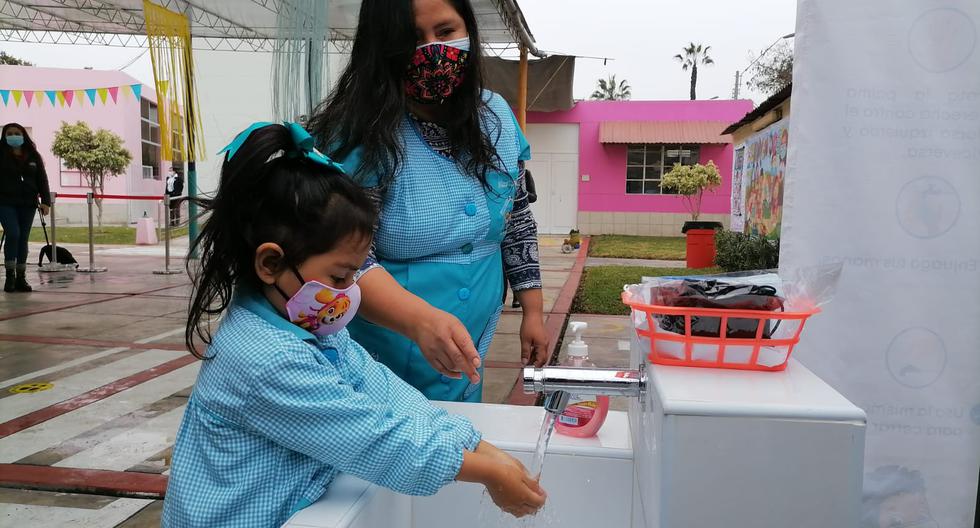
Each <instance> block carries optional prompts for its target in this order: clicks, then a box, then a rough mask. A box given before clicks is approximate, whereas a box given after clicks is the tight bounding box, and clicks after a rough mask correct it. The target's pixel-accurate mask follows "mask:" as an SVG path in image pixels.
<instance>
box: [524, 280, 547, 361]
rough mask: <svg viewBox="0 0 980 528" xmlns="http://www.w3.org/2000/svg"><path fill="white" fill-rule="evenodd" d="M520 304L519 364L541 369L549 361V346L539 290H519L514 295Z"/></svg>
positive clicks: (542, 301) (542, 300)
mask: <svg viewBox="0 0 980 528" xmlns="http://www.w3.org/2000/svg"><path fill="white" fill-rule="evenodd" d="M515 295H516V296H517V297H518V300H519V301H520V302H521V308H522V309H523V310H524V317H523V319H521V363H522V364H524V365H531V364H532V363H533V364H534V366H535V367H543V366H544V365H545V364H546V363H548V360H550V359H551V346H550V345H551V344H550V343H549V342H548V335H547V333H546V332H545V330H544V309H543V305H544V298H543V296H542V294H541V290H540V289H528V290H521V291H519V292H517V293H516V294H515Z"/></svg>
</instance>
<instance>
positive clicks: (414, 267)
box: [339, 92, 540, 402]
mask: <svg viewBox="0 0 980 528" xmlns="http://www.w3.org/2000/svg"><path fill="white" fill-rule="evenodd" d="M485 99H486V101H487V104H486V106H485V108H484V110H483V111H484V115H483V119H482V126H483V129H484V131H485V132H486V134H487V136H488V137H489V138H490V140H491V143H492V144H493V145H494V148H495V149H496V151H497V155H498V156H499V158H500V161H499V163H501V164H502V166H501V167H500V168H501V169H502V170H500V171H488V172H487V183H488V185H489V188H484V187H483V185H482V184H481V183H480V181H479V180H478V179H477V178H475V177H473V176H472V175H471V174H469V173H468V172H467V171H466V168H465V167H464V166H462V164H461V163H459V162H458V161H456V160H454V159H451V158H448V157H446V156H445V155H443V154H440V153H439V152H437V151H436V150H435V149H433V147H432V146H431V145H430V144H428V143H427V142H426V140H425V138H424V137H423V136H422V133H421V132H420V130H419V128H418V123H416V122H415V121H414V120H413V119H412V118H411V117H409V116H408V115H406V116H405V118H404V119H403V120H402V123H401V125H400V130H399V133H398V134H399V137H400V139H401V141H402V146H403V152H404V157H403V160H402V163H401V164H400V167H399V169H398V171H397V173H396V174H395V175H394V177H393V178H391V179H390V182H388V183H387V184H386V186H385V189H384V196H383V202H382V205H381V212H380V219H379V225H378V229H377V232H376V234H375V238H374V258H375V259H376V260H377V263H378V264H380V265H381V266H383V267H384V268H385V269H386V270H387V271H388V273H390V274H391V275H392V277H394V279H395V280H396V281H398V283H399V284H401V285H402V287H404V288H405V289H407V290H408V291H410V292H412V293H414V294H415V295H418V296H419V297H421V298H422V299H424V300H425V301H426V302H428V303H429V304H431V305H432V306H434V307H436V308H439V309H441V310H444V311H446V312H449V313H451V314H453V315H454V316H456V317H457V318H459V320H460V321H461V322H462V323H463V324H464V325H465V326H466V329H467V330H468V331H469V333H470V336H471V337H472V339H473V342H474V344H475V345H476V348H477V350H478V351H479V353H480V357H481V358H485V357H486V354H487V351H488V349H489V348H490V342H491V341H492V339H493V335H494V332H495V331H496V328H497V321H498V320H499V318H500V312H501V309H502V300H503V293H504V290H503V287H504V285H503V263H502V257H501V243H502V242H503V241H504V236H505V234H506V230H507V222H508V218H509V215H510V214H511V211H512V209H513V207H514V200H515V195H516V194H517V191H518V181H519V176H520V167H521V165H522V164H523V163H522V162H523V161H524V160H528V159H530V157H531V149H530V146H529V144H528V142H527V139H526V138H525V137H524V134H523V133H522V132H521V130H520V128H519V127H518V125H517V120H516V119H515V118H514V114H513V112H511V110H510V107H509V106H508V105H507V102H506V101H504V99H503V98H502V97H500V96H499V95H497V94H494V93H492V92H485ZM339 161H341V163H343V164H344V168H345V170H346V171H347V173H348V174H356V173H357V171H358V169H359V167H360V162H361V159H360V150H357V149H356V150H354V152H353V153H352V154H351V155H350V156H348V157H347V158H346V159H343V160H339ZM360 180H361V181H362V183H363V184H364V185H365V186H367V187H374V186H377V185H378V182H379V180H380V178H378V176H377V175H373V176H371V175H369V176H367V177H364V176H363V175H361V178H360ZM527 214H528V219H529V220H530V222H531V224H532V225H533V219H531V218H530V216H529V212H528V213H527ZM529 236H530V237H531V238H535V242H536V233H535V232H532V233H531V234H530V235H529ZM534 249H535V251H534V253H535V260H536V245H535V246H534ZM534 268H535V271H537V267H536V266H535V267H534ZM528 286H530V287H540V279H539V278H537V277H536V280H535V281H532V282H531V283H530V284H529V285H528ZM349 328H350V332H351V336H352V337H353V338H354V339H356V340H357V341H358V342H359V343H360V344H361V345H363V346H364V348H365V349H367V350H368V351H369V352H370V353H371V354H372V355H373V356H374V357H376V358H378V360H379V361H381V362H382V363H384V364H385V365H387V366H388V367H389V368H390V369H391V370H392V371H393V372H394V373H395V374H397V375H398V376H400V377H401V378H402V379H404V380H407V381H408V382H409V383H411V384H412V385H413V386H414V387H416V388H417V389H419V390H420V391H422V393H423V394H425V395H426V397H428V398H430V399H433V400H447V401H470V402H479V401H481V398H482V382H481V383H477V384H471V383H469V381H468V380H467V379H466V378H463V379H459V380H456V379H451V378H449V377H447V376H443V375H440V374H439V373H438V372H437V371H436V370H435V369H433V368H432V366H431V365H430V364H429V363H428V361H427V360H426V359H425V357H424V356H423V355H422V353H421V351H420V350H419V347H418V345H416V344H415V343H413V342H412V341H411V340H409V339H407V338H405V337H404V336H402V335H400V334H398V333H395V332H392V331H390V330H388V329H386V328H383V327H380V326H378V325H375V324H372V323H371V322H369V321H367V320H365V319H363V318H356V319H355V320H354V321H353V322H352V323H351V324H350V326H349ZM481 373H482V371H481Z"/></svg>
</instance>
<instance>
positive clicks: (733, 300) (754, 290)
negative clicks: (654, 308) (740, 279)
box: [658, 280, 783, 339]
mask: <svg viewBox="0 0 980 528" xmlns="http://www.w3.org/2000/svg"><path fill="white" fill-rule="evenodd" d="M658 304H661V305H663V306H680V307H692V308H725V309H730V310H759V311H766V312H773V311H777V310H778V311H782V309H783V299H782V298H780V297H778V296H777V295H776V288H773V287H772V286H759V285H753V284H731V283H726V282H722V281H718V280H684V281H683V282H682V285H681V286H680V287H679V288H661V289H660V292H659V297H658ZM759 321H760V320H759V319H745V318H729V319H728V324H727V328H726V329H725V335H724V336H722V335H720V331H721V318H720V317H703V316H697V315H692V316H691V335H692V336H699V337H728V338H735V339H755V335H756V332H757V331H758V329H759ZM764 324H765V326H764V328H763V330H762V338H763V339H769V338H771V337H772V334H773V332H775V331H776V328H778V326H779V325H778V324H777V325H776V327H774V328H770V325H769V321H768V320H765V323H764ZM660 328H661V329H663V330H666V331H668V332H673V333H676V334H684V333H685V330H684V316H683V315H664V316H662V317H661V318H660Z"/></svg>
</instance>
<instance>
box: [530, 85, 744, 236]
mask: <svg viewBox="0 0 980 528" xmlns="http://www.w3.org/2000/svg"><path fill="white" fill-rule="evenodd" d="M751 110H752V101H748V100H738V101H718V100H712V101H580V102H578V103H576V104H575V106H574V107H573V108H572V109H571V110H568V111H564V112H529V113H528V116H527V121H528V127H527V128H528V133H527V136H528V140H529V141H530V143H531V153H532V157H533V159H532V161H531V162H529V163H528V168H529V169H530V170H531V171H532V173H533V175H534V181H535V184H536V186H537V193H538V202H537V203H536V204H534V205H533V206H532V208H533V210H534V214H535V218H536V219H537V220H538V224H539V231H540V232H542V233H568V230H569V229H572V228H578V229H579V230H581V231H582V232H583V233H585V234H605V233H615V234H626V235H659V236H679V235H680V230H681V226H682V225H683V223H684V221H685V220H689V219H690V214H689V213H688V211H687V209H686V208H685V205H684V200H683V198H682V197H680V196H677V195H672V194H669V193H668V192H665V190H664V189H662V188H661V186H660V179H661V177H662V176H663V173H664V171H665V170H666V171H669V170H670V168H671V167H673V165H674V163H676V162H679V163H684V164H694V163H707V162H708V161H709V160H712V161H714V163H715V165H717V166H718V169H719V171H720V172H721V176H722V185H721V187H719V188H717V189H715V190H714V192H711V193H706V194H705V196H704V200H703V202H702V207H701V218H700V219H701V220H706V221H718V222H722V223H723V224H725V225H727V224H728V222H729V214H730V211H731V198H730V196H731V185H732V138H731V136H728V135H722V134H721V132H722V131H723V130H724V129H725V128H726V127H727V126H728V125H729V124H731V123H732V122H734V121H737V120H738V119H740V118H741V117H742V116H744V115H745V114H746V112H749V111H751Z"/></svg>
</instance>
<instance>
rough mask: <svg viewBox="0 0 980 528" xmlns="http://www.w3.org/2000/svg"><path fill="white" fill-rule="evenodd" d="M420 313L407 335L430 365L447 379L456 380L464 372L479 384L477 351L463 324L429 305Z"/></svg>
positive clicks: (471, 381)
mask: <svg viewBox="0 0 980 528" xmlns="http://www.w3.org/2000/svg"><path fill="white" fill-rule="evenodd" d="M420 315H421V317H419V324H418V325H416V326H415V331H414V332H412V334H413V335H411V336H409V338H410V339H411V340H412V341H415V344H417V345H418V346H419V350H421V351H422V355H423V356H425V359H426V360H427V361H428V362H429V364H430V365H432V368H434V369H436V370H437V371H439V373H440V374H443V375H445V376H449V377H450V378H456V379H459V378H460V377H462V374H466V376H467V377H468V378H469V380H470V383H474V384H476V383H479V382H480V373H479V372H477V369H478V368H479V367H480V353H479V352H478V351H477V350H476V347H475V346H473V339H472V338H471V337H470V333H469V331H467V330H466V327H465V326H463V323H461V322H460V321H459V319H457V318H456V317H455V316H454V315H452V314H451V313H449V312H445V311H442V310H439V309H438V308H434V307H432V306H429V307H428V309H427V310H426V311H425V313H423V314H420Z"/></svg>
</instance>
